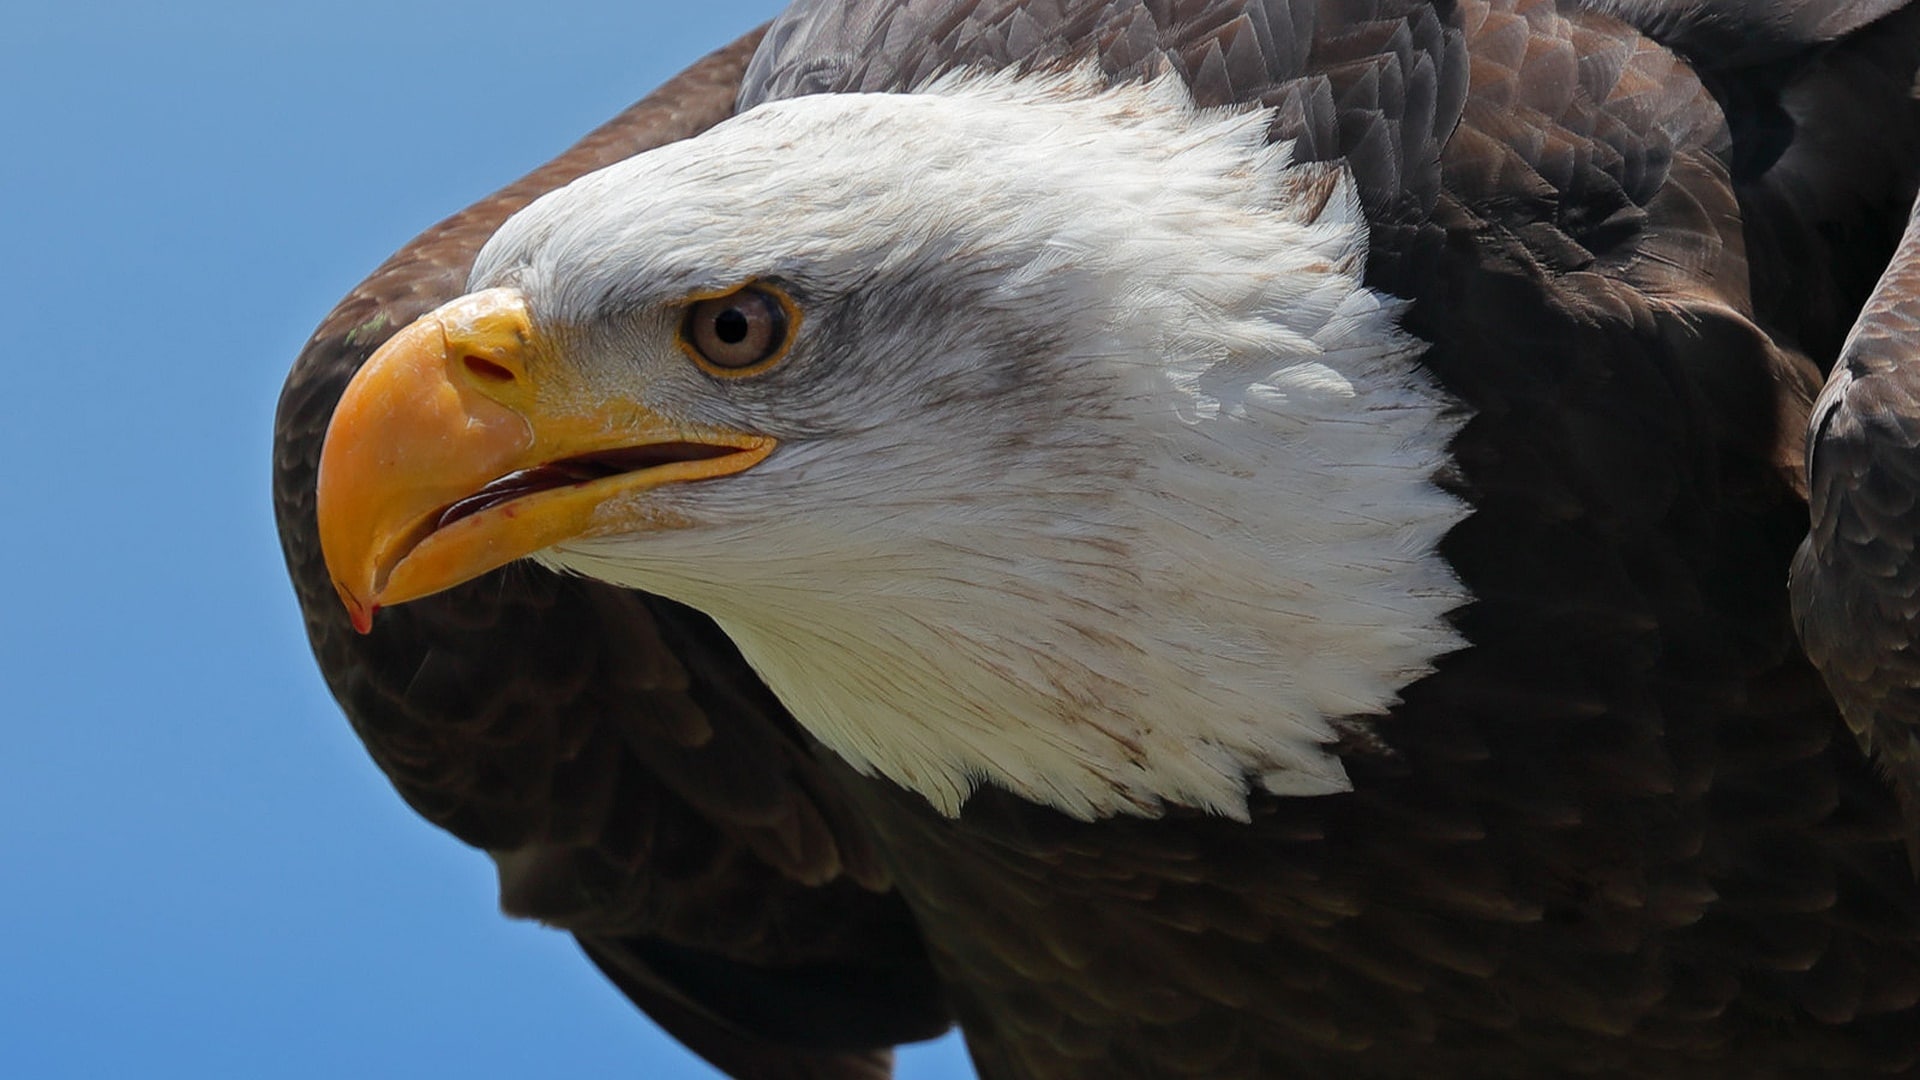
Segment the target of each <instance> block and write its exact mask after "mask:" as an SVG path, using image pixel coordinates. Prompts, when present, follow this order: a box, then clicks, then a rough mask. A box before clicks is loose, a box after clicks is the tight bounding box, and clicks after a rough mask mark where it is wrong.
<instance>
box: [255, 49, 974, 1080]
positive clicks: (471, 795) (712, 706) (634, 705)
mask: <svg viewBox="0 0 1920 1080" xmlns="http://www.w3.org/2000/svg"><path fill="white" fill-rule="evenodd" d="M759 39H760V34H759V33H758V32H756V33H753V34H749V35H747V36H746V37H744V38H742V39H741V40H739V41H737V42H735V43H734V44H732V45H730V46H728V47H727V48H725V49H722V50H721V51H719V52H717V53H715V54H714V55H712V56H710V57H708V58H707V59H705V60H703V61H701V62H700V63H698V64H696V65H695V66H694V67H692V68H691V69H689V70H688V71H687V72H685V73H684V74H682V75H680V76H678V77H676V78H675V79H673V80H672V81H670V82H669V83H667V84H666V85H665V86H663V87H662V88H661V89H660V90H658V91H656V92H655V93H654V94H652V95H650V96H649V97H648V98H646V99H645V100H644V101H642V102H640V103H639V104H637V105H635V106H634V107H632V108H631V109H629V110H627V111H626V112H624V113H622V114H621V115H620V116H619V117H617V118H615V119H614V120H613V121H611V122H609V123H608V124H606V125H605V126H603V127H601V128H600V129H598V130H597V131H595V132H593V133H592V134H590V135H588V136H587V137H586V138H585V139H583V140H582V141H581V142H580V143H579V144H577V145H576V146H575V147H573V148H572V149H571V150H569V151H568V152H567V153H566V154H564V155H562V156H561V157H559V158H557V159H555V160H554V161H552V162H550V163H548V164H547V165H545V166H543V167H541V168H540V169H539V170H537V171H535V172H534V173H532V174H531V175H529V176H527V177H526V178H524V179H522V180H520V181H518V182H516V183H514V184H513V185H510V186H509V187H507V188H505V189H503V190H502V191H500V192H499V193H497V194H495V195H493V196H491V197H489V198H488V199H485V200H482V201H481V202H479V203H477V204H475V205H474V206H472V207H469V208H468V209H466V210H464V211H462V212H461V213H459V214H457V215H455V216H453V217H451V218H449V219H447V220H446V221H444V222H442V223H440V224H439V225H437V226H435V227H434V228H432V229H430V230H428V231H427V232H426V233H424V234H423V235H422V236H420V237H419V238H417V239H416V240H414V241H413V242H412V243H411V244H409V245H408V246H407V247H405V248H403V249H402V250H401V251H400V252H399V253H398V254H396V255H395V256H394V257H393V258H391V259H389V260H388V261H387V262H386V264H385V265H383V266H381V267H380V269H378V270H376V271H375V272H374V273H373V275H372V276H371V277H369V278H368V279H367V280H366V281H365V282H363V283H362V284H361V285H360V286H358V287H357V288H355V289H354V291H353V292H352V293H350V294H349V295H348V296H347V298H346V299H345V300H343V301H342V302H341V303H340V305H339V306H338V307H337V308H335V310H334V311H333V313H332V314H330V315H329V316H328V317H327V319H326V321H325V322H323V323H322V324H321V326H320V329H319V330H318V331H316V333H315V334H314V337H313V339H312V340H311V341H310V342H309V343H308V345H307V347H306V349H305V350H304V351H303V352H302V353H301V356H300V358H299V360H298V361H297V362H296V363H295V365H294V368H293V371H292V374H291V375H290V376H289V377H288V380H287V384H286V388H285V391H284V393H283V395H282V398H281V402H280V411H279V416H278V420H277V428H276V439H275V475H274V496H275V506H276V511H277V514H278V518H279V523H280V531H281V538H282V543H283V545H284V547H285V551H286V556H287V565H288V570H289V572H290V573H291V575H292V577H293V580H294V584H295V587H296V589H297V591H298V593H299V598H300V602H301V607H302V608H303V610H304V611H305V614H306V622H307V629H308V634H309V637H310V638H311V640H312V643H313V647H314V652H315V655H316V656H317V657H318V658H319V661H320V666H321V669H322V671H323V672H324V673H325V674H326V677H327V682H328V685H329V686H330V687H331V688H332V689H333V692H334V694H335V696H336V697H337V698H339V700H340V703H341V705H342V707H343V708H344V709H345V710H346V712H347V715H348V717H349V718H350V719H351V720H352V721H353V724H354V727H355V729H356V730H357V731H358V732H359V734H360V736H361V738H362V739H363V740H364V741H365V742H366V745H367V749H368V751H369V752H370V753H371V754H372V755H373V758H374V760H375V761H376V762H377V763H378V764H379V765H380V767H381V768H382V769H383V770H384V771H385V772H386V773H387V775H388V776H389V778H391V779H392V781H393V783H394V786H395V787H396V788H397V789H398V790H399V792H400V794H401V795H402V796H403V797H404V798H405V799H406V800H407V802H408V803H409V804H411V805H412V806H413V807H414V808H415V809H416V810H418V811H419V812H420V813H421V814H423V815H424V816H426V817H427V818H428V819H429V820H431V821H433V822H435V823H436V824H438V825H440V826H442V827H443V828H446V829H447V830H448V831H450V832H452V833H453V834H454V835H455V836H458V837H459V838H460V839H462V840H464V841H466V842H467V843H469V844H472V845H474V846H476V847H480V848H484V849H486V850H487V851H489V852H490V853H491V854H492V855H493V856H494V859H495V861H496V863H497V864H498V865H499V867H500V883H501V902H502V906H503V907H504V908H505V909H506V910H507V911H508V912H509V913H511V914H514V915H519V916H523V917H527V918H535V919H540V920H542V921H544V922H547V923H549V924H551V925H554V926H559V927H563V928H566V929H570V930H573V931H575V932H577V933H578V934H579V935H580V937H581V940H582V943H583V945H584V946H585V947H586V949H587V950H588V952H589V954H590V955H591V956H592V957H593V959H594V960H595V962H596V963H598V964H599V965H600V966H601V967H602V968H603V970H606V971H607V973H608V974H609V975H610V976H611V977H612V978H613V980H614V981H615V982H616V983H617V984H618V985H620V986H621V988H622V989H623V990H625V991H626V992H627V993H628V994H629V996H631V997H632V998H634V1000H635V1001H636V1002H637V1003H638V1004H640V1005H641V1006H642V1007H643V1008H646V1009H648V1010H649V1011H650V1012H652V1013H653V1014H654V1016H655V1018H656V1019H658V1020H659V1021H660V1022H661V1023H662V1024H664V1025H665V1026H666V1027H667V1028H668V1030H670V1031H672V1032H673V1033H674V1034H675V1035H676V1036H678V1037H679V1038H680V1039H682V1040H683V1041H684V1042H686V1043H687V1044H688V1045H689V1046H691V1047H692V1048H693V1049H695V1050H696V1051H698V1052H700V1053H702V1054H703V1055H705V1056H706V1057H707V1058H708V1059H709V1060H711V1061H713V1062H714V1063H715V1064H717V1065H719V1066H721V1067H722V1068H725V1069H727V1070H729V1071H730V1072H733V1073H735V1074H736V1075H739V1076H743V1077H756V1078H758V1077H766V1078H773V1077H795V1078H798V1077H809V1078H827V1077H845V1078H855V1077H858V1078H869V1077H878V1076H885V1075H886V1074H887V1072H888V1070H889V1066H888V1062H889V1061H890V1055H889V1053H888V1052H887V1050H886V1048H887V1047H890V1046H891V1045H893V1044H894V1043H896V1042H900V1041H904V1040H909V1039H917V1038H925V1037H928V1036H931V1035H933V1034H936V1033H938V1032H939V1031H940V1030H941V1029H943V1028H944V1027H946V1026H947V1023H948V1021H947V1018H946V1012H945V1007H944V1005H943V1004H942V999H941V995H940V991H939V989H938V986H937V984H936V983H935V981H934V979H933V976H932V973H931V971H930V970H929V969H928V967H927V963H926V960H925V957H924V954H923V952H922V950H921V946H920V944H919V940H918V937H917V933H916V931H915V929H914V927H913V924H912V921H911V919H910V918H909V916H908V915H907V913H906V911H905V909H904V908H903V907H902V905H901V904H900V902H899V900H898V898H897V897H896V896H895V895H894V894H893V893H891V892H889V891H887V890H888V881H887V876H886V872H885V870H884V869H882V867H881V866H880V864H879V862H878V860H877V859H876V857H875V855H874V853H873V851H872V849H871V846H870V842H869V840H868V838H867V836H866V833H865V831H864V827H863V826H862V825H861V824H860V823H859V822H858V821H857V820H856V819H855V818H854V816H853V814H852V812H851V809H850V807H849V806H848V805H847V804H846V803H845V801H844V799H843V798H842V796H841V795H840V794H839V792H838V789H837V788H836V786H835V785H833V784H832V783H829V782H827V781H826V780H825V778H824V777H823V776H822V774H821V772H820V769H819V766H818V765H817V763H816V762H815V760H814V758H813V757H812V754H811V752H810V750H809V747H808V745H807V743H806V742H805V740H804V738H803V736H801V734H800V733H799V732H798V730H797V729H796V727H795V726H794V724H793V722H792V720H791V718H789V717H788V716H787V715H786V713H785V711H784V710H783V709H782V708H781V707H780V705H779V703H778V702H776V701H775V700H774V699H773V698H772V697H771V696H770V695H769V694H768V693H767V692H766V691H765V690H764V689H763V688H761V687H760V685H759V683H758V682H757V680H755V679H754V678H753V676H752V674H751V672H750V671H749V670H748V669H747V667H746V665H745V663H744V662H743V661H742V660H741V659H740V657H739V656H738V654H737V653H736V652H735V651H734V650H733V648H732V646H731V644H730V643H729V642H727V641H726V639H725V638H724V637H723V636H722V635H721V634H720V633H719V632H718V631H717V630H716V629H715V628H714V627H713V626H712V624H711V623H710V622H709V621H708V620H706V619H705V617H703V616H701V615H699V614H698V613H697V612H693V611H690V610H688V609H686V608H682V607H679V606H677V605H673V604H670V603H667V602H665V601H660V600H656V599H653V598H649V597H645V596H641V595H639V594H634V593H624V592H622V591H620V590H616V589H611V588H608V587H606V586H602V585H598V584H594V583H591V582H586V581H582V580H577V579H562V578H559V577H556V576H554V575H551V574H548V573H545V572H543V571H540V570H537V569H533V568H531V567H526V566H515V567H508V568H506V569H505V570H503V571H501V572H499V573H496V574H493V575H489V576H488V577H486V578H484V579H482V580H480V581H476V582H473V583H471V584H469V585H467V586H465V587H463V588H461V589H457V590H454V591H453V592H450V593H448V594H445V595H443V596H439V597H435V598H432V599H429V600H425V601H421V602H419V603H416V604H409V605H406V606H404V607H402V608H398V609H394V610H393V611H390V612H386V613H383V614H382V617H381V619H380V622H379V624H378V626H377V628H376V629H375V631H374V632H373V633H372V634H371V635H369V636H366V637H361V636H358V635H356V634H354V633H353V631H352V629H351V627H350V626H349V625H348V623H347V620H346V617H345V613H344V610H343V609H342V608H341V606H340V604H339V603H338V601H337V600H336V599H335V598H334V596H333V591H332V588H331V586H330V585H329V583H328V578H327V574H326V570H325V568H324V566H323V565H322V562H321V558H320V552H319V544H318V538H317V535H316V532H315V526H314V518H313V513H314V503H313V481H314V473H315V468H316V463H317V460H318V456H319V451H320V443H321V439H322V436H323V434H324V432H325V428H326V423H327V419H328V417H329V416H330V415H331V413H332V409H333V405H334V402H335V401H336V400H337V399H338V397H339V394H340V392H341V390H342V388H343V387H344V385H345V383H346V381H347V379H348V378H349V377H350V376H351V375H352V373H353V372H354V370H356V369H357V368H358V366H359V365H360V363H361V362H362V361H364V360H365V359H366V357H367V356H368V355H369V354H370V353H371V352H372V350H373V349H374V348H375V347H377V346H378V345H379V344H380V343H381V342H382V341H384V340H385V339H386V337H387V336H388V335H390V334H391V333H393V332H394V331H395V330H397V329H398V328H400V327H402V326H404V325H406V324H407V323H408V322H409V321H411V320H412V319H413V318H414V317H416V316H417V315H419V314H421V313H423V312H425V311H427V310H429V309H431V308H432V307H434V306H436V305H438V304H439V303H441V302H443V301H445V300H447V299H451V298H452V297H454V296H456V295H458V294H459V293H460V291H461V290H462V288H463V287H464V284H465V280H466V274H467V269H468V266H469V265H470V263H471V261H472V258H473V256H474V254H475V253H476V252H477V251H478V249H479V247H480V245H481V244H482V243H483V242H484V241H485V240H486V238H487V237H488V236H489V235H490V234H491V233H492V231H493V229H494V228H496V227H497V226H498V225H499V223H500V222H501V221H503V220H504V219H505V218H506V217H507V216H508V215H509V214H511V213H512V212H513V211H514V210H516V209H518V208H519V207H521V206H523V205H525V204H526V203H527V202H529V201H530V200H531V199H533V198H534V197H535V196H537V195H538V194H540V193H541V192H544V191H547V190H550V189H551V188H553V187H556V186H558V185H560V184H562V183H565V182H566V181H568V180H570V179H572V178H573V177H575V176H579V175H581V174H583V173H585V172H588V171H590V170H592V169H595V168H598V167H600V166H603V165H606V164H610V163H611V162H614V161H617V160H620V159H622V158H625V157H628V156H630V155H632V154H634V153H637V152H640V151H642V150H645V149H648V148H649V147H653V146H657V145H660V144H662V143H666V142H670V141H672V140H674V139H680V138H685V137H687V136H690V135H693V134H695V133H697V132H699V131H701V130H703V129H705V128H707V127H709V126H711V125H712V124H714V123H717V122H718V121H720V120H722V119H724V118H725V117H727V116H728V115H730V114H731V113H732V112H733V100H734V96H735V93H736V91H737V88H738V86H739V80H740V76H741V72H742V71H743V69H744V68H745V65H746V62H747V58H748V57H749V56H750V55H751V54H752V52H753V49H754V48H755V46H756V45H757V43H758V41H759ZM662 965H666V966H669V967H670V969H671V970H670V971H662V970H660V968H661V967H662ZM729 988H731V989H729ZM794 1016H805V1017H806V1018H807V1020H808V1024H807V1025H806V1026H804V1027H801V1026H798V1025H796V1024H795V1023H793V1022H792V1017H794Z"/></svg>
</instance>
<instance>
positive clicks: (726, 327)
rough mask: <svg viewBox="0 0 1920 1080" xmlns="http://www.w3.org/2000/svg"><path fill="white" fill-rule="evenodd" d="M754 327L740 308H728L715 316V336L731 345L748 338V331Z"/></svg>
mask: <svg viewBox="0 0 1920 1080" xmlns="http://www.w3.org/2000/svg"><path fill="white" fill-rule="evenodd" d="M750 329H752V327H751V326H750V325H749V324H748V322H747V317H746V316H745V315H743V314H741V312H740V309H739V308H728V309H727V310H725V311H723V312H721V313H720V314H719V315H717V316H715V317H714V320H713V336H714V337H717V338H719V339H720V340H721V341H724V342H726V343H727V344H729V345H738V344H740V343H741V342H743V341H745V340H747V331H748V330H750Z"/></svg>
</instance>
